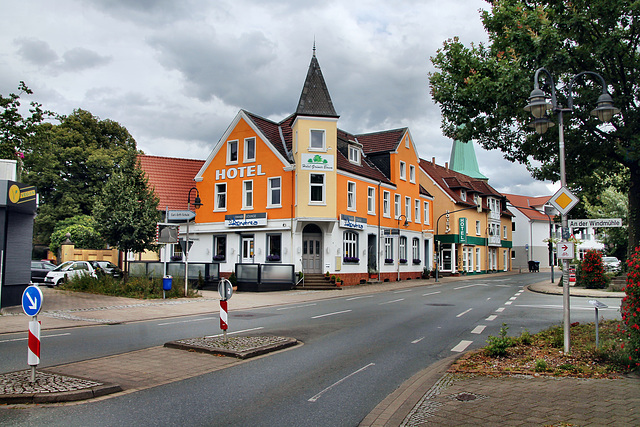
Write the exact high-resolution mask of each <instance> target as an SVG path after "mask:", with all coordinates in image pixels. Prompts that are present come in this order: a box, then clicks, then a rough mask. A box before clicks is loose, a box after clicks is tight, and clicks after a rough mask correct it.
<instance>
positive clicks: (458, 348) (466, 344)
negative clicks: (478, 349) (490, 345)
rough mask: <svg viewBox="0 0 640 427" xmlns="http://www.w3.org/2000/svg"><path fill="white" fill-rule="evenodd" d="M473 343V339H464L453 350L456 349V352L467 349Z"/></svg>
mask: <svg viewBox="0 0 640 427" xmlns="http://www.w3.org/2000/svg"><path fill="white" fill-rule="evenodd" d="M471 343H473V341H467V340H462V341H460V342H459V343H458V345H456V346H455V347H453V348H452V349H451V351H455V352H456V353H460V352H463V351H465V350H466V349H467V347H469V345H471Z"/></svg>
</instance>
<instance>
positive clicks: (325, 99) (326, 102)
mask: <svg viewBox="0 0 640 427" xmlns="http://www.w3.org/2000/svg"><path fill="white" fill-rule="evenodd" d="M296 115H303V116H323V117H339V116H338V113H336V110H335V108H333V102H331V96H330V95H329V90H328V89H327V84H326V83H325V81H324V77H323V76H322V71H321V70H320V64H319V63H318V59H317V58H316V45H315V42H314V44H313V56H312V57H311V64H309V71H308V72H307V78H306V79H305V81H304V86H303V88H302V93H301V94H300V100H299V101H298V108H297V109H296Z"/></svg>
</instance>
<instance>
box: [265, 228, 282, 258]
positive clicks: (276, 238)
mask: <svg viewBox="0 0 640 427" xmlns="http://www.w3.org/2000/svg"><path fill="white" fill-rule="evenodd" d="M281 260H282V234H267V261H270V262H279V261H281Z"/></svg>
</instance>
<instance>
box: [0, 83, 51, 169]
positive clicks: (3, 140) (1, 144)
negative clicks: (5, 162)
mask: <svg viewBox="0 0 640 427" xmlns="http://www.w3.org/2000/svg"><path fill="white" fill-rule="evenodd" d="M18 91H19V92H18V94H15V93H10V94H9V95H8V96H6V97H5V96H3V95H2V94H0V159H9V160H15V159H16V158H17V156H18V155H20V156H21V155H22V151H23V150H24V143H25V141H26V140H27V138H29V137H30V136H32V135H33V133H34V132H35V129H36V127H37V126H38V125H39V124H40V123H42V121H43V120H44V119H46V118H47V117H50V116H51V115H52V113H51V112H49V111H46V110H43V109H42V105H41V104H39V103H37V102H35V101H32V102H31V103H30V106H31V107H30V108H29V115H25V116H23V115H22V113H21V112H20V106H21V102H20V96H21V95H23V94H26V95H32V94H33V92H32V91H31V89H29V87H27V85H26V84H25V83H24V82H23V81H21V82H20V84H19V85H18Z"/></svg>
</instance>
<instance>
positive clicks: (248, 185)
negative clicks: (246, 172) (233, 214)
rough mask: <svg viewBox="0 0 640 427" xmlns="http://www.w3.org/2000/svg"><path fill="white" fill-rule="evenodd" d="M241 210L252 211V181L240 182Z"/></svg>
mask: <svg viewBox="0 0 640 427" xmlns="http://www.w3.org/2000/svg"><path fill="white" fill-rule="evenodd" d="M242 209H253V180H249V181H242Z"/></svg>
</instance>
